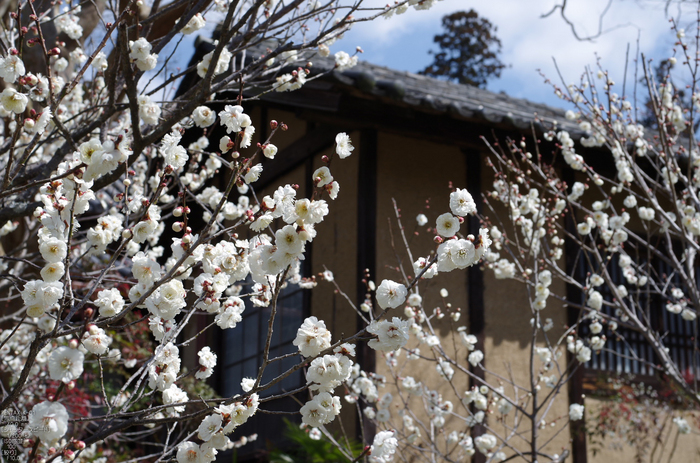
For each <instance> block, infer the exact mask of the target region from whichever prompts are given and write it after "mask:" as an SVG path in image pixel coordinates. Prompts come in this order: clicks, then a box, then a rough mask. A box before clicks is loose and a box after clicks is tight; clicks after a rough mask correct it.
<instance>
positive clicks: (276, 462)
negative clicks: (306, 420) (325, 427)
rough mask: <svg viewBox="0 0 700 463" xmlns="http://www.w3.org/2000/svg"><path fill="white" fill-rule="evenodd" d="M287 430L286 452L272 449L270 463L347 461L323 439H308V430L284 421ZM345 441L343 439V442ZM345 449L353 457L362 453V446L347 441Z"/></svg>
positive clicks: (332, 462)
mask: <svg viewBox="0 0 700 463" xmlns="http://www.w3.org/2000/svg"><path fill="white" fill-rule="evenodd" d="M285 424H286V425H287V429H285V431H284V435H285V437H286V438H287V439H288V440H289V442H290V443H291V445H290V447H289V449H288V450H286V451H282V450H280V449H274V450H272V451H271V452H270V463H341V462H347V461H348V459H347V457H345V455H343V453H341V452H340V450H338V449H337V448H336V447H335V445H333V444H332V443H331V442H330V441H328V440H326V439H325V438H323V437H322V438H321V439H319V440H315V439H312V438H311V437H309V432H308V429H301V428H300V427H299V425H298V424H296V423H292V422H291V421H289V420H285ZM344 440H345V439H343V441H344ZM347 447H349V448H350V449H351V451H352V454H353V456H358V455H360V453H362V450H363V447H362V444H360V443H358V442H355V441H349V442H348V445H347Z"/></svg>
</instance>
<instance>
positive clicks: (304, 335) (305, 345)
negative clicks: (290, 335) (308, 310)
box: [292, 317, 331, 357]
mask: <svg viewBox="0 0 700 463" xmlns="http://www.w3.org/2000/svg"><path fill="white" fill-rule="evenodd" d="M292 343H293V344H294V345H295V346H297V347H298V348H299V352H301V355H303V356H304V357H315V356H316V355H318V354H320V353H321V351H323V350H325V349H328V348H329V347H330V346H331V332H330V331H328V330H327V329H326V324H325V323H324V322H323V321H320V320H318V319H317V318H316V317H309V318H307V319H306V320H304V323H302V325H301V327H300V328H299V330H298V331H297V336H296V338H294V341H293V342H292Z"/></svg>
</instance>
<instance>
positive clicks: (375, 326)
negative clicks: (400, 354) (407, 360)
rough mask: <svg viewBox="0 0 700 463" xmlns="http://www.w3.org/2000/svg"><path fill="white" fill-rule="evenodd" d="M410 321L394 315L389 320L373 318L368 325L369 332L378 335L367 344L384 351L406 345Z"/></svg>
mask: <svg viewBox="0 0 700 463" xmlns="http://www.w3.org/2000/svg"><path fill="white" fill-rule="evenodd" d="M409 326H410V322H409V321H407V320H401V319H400V318H398V317H393V318H392V320H391V321H388V320H373V321H372V323H370V325H369V326H368V327H367V332H369V333H371V334H374V335H376V336H377V338H376V339H371V340H370V341H369V342H368V343H367V344H368V345H369V347H371V348H372V349H375V350H381V351H384V352H390V351H395V350H396V349H399V348H401V347H403V346H405V345H406V343H407V342H408V327H409Z"/></svg>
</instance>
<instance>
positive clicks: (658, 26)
mask: <svg viewBox="0 0 700 463" xmlns="http://www.w3.org/2000/svg"><path fill="white" fill-rule="evenodd" d="M372 1H373V2H374V3H377V5H378V6H379V5H382V4H385V3H386V0H384V1H381V0H376V1H375V0H372ZM556 3H557V2H556V1H555V0H493V1H489V2H485V1H473V0H442V1H439V2H437V3H436V4H435V6H434V7H433V8H432V9H431V10H428V11H414V10H413V9H411V10H409V11H408V12H407V13H405V14H404V15H401V16H395V17H393V18H391V19H389V20H383V19H381V20H379V21H375V22H373V23H363V24H358V25H356V26H355V28H354V29H353V30H351V31H350V32H348V33H347V34H346V37H345V38H344V39H343V40H341V41H339V42H338V43H337V44H335V45H334V46H333V47H332V51H338V50H346V51H348V52H350V51H352V50H353V49H354V48H355V47H356V46H358V45H359V46H361V47H362V48H363V49H364V51H365V53H364V54H363V55H362V56H361V57H360V58H361V59H363V60H366V61H370V62H373V63H375V64H381V65H384V66H388V67H391V68H395V69H400V70H405V71H412V72H416V71H419V70H421V69H423V68H424V67H425V66H426V65H428V64H430V62H431V61H432V57H431V56H430V55H429V54H428V51H429V50H431V49H435V46H434V44H433V36H434V35H435V34H436V33H439V32H440V31H441V25H440V20H441V18H442V16H443V15H445V14H449V13H452V12H454V11H458V10H468V9H470V8H474V9H475V10H476V11H477V12H478V13H479V14H480V15H481V16H484V17H486V18H488V19H489V20H490V21H491V22H492V23H493V24H495V25H496V26H497V27H498V32H497V35H498V37H499V38H500V39H501V42H502V45H503V50H502V54H501V59H502V61H503V62H504V63H506V64H510V65H511V67H510V68H508V69H505V70H504V71H503V73H502V76H501V78H500V79H494V80H492V81H491V82H489V84H488V87H487V88H488V89H489V90H492V91H495V92H500V91H503V92H505V93H507V94H509V95H512V96H515V97H520V98H526V99H528V100H531V101H535V102H541V103H547V104H550V105H553V106H563V105H564V102H562V101H561V100H559V99H558V98H557V97H556V96H554V94H553V92H552V90H551V87H550V86H547V85H545V83H544V78H543V77H542V76H540V74H539V73H538V69H540V70H541V71H542V72H543V73H544V74H545V75H546V76H547V77H548V78H551V79H552V80H553V81H555V82H556V83H557V84H561V80H560V79H559V77H558V76H557V72H556V68H555V66H554V61H553V60H556V62H557V64H558V66H559V69H560V70H561V72H562V75H563V77H564V79H565V81H566V82H567V83H572V82H574V81H577V80H578V78H579V77H580V75H581V74H582V72H583V71H584V69H585V67H586V66H593V67H595V66H596V59H597V58H596V57H599V58H600V63H601V66H602V67H603V68H605V69H607V70H609V71H610V75H611V76H614V77H613V80H615V81H616V82H617V83H618V84H619V88H618V92H619V93H621V87H622V80H623V74H624V68H625V54H626V50H627V45H628V44H629V46H630V59H631V60H632V59H633V58H634V56H635V52H636V49H637V40H639V48H640V51H641V52H644V53H645V54H646V55H647V56H650V57H654V58H656V59H657V60H658V59H663V58H666V57H669V56H671V54H672V48H673V43H674V40H675V35H674V34H673V33H672V31H671V30H670V24H669V22H668V20H669V19H670V18H671V17H678V16H679V11H680V10H679V8H681V7H682V8H685V11H684V13H689V12H692V10H694V9H696V8H697V4H694V3H693V2H688V3H685V2H681V3H682V4H681V5H680V6H679V5H678V4H676V2H674V4H672V5H671V8H670V9H669V11H668V15H667V13H666V12H665V11H664V6H665V3H666V2H665V1H664V0H613V4H612V6H611V8H610V10H609V12H608V14H607V15H606V16H605V18H604V21H603V28H604V29H605V30H607V31H608V32H606V33H605V34H603V35H602V36H600V37H599V38H597V39H595V40H594V41H578V40H576V38H575V37H574V36H573V34H572V33H571V30H570V28H569V26H568V25H566V23H565V22H564V21H563V20H562V19H561V17H560V16H558V15H556V14H555V15H552V16H550V17H548V18H541V16H542V14H543V13H546V12H548V11H549V10H551V9H552V7H553V5H555V4H556ZM607 3H608V2H607V0H569V2H568V5H569V14H570V17H571V18H572V20H573V21H574V23H575V25H576V28H577V30H578V31H579V33H580V34H586V33H588V34H590V33H595V32H596V30H597V27H598V20H599V17H600V13H601V12H602V11H603V9H604V8H605V6H606V5H607ZM693 17H694V14H692V15H691V14H685V16H684V18H685V19H686V22H688V21H689V20H692V18H693ZM683 25H684V26H689V25H690V24H683ZM693 27H694V26H693ZM691 32H693V31H689V35H690V34H691ZM679 61H680V60H679ZM633 71H634V62H630V64H629V70H628V80H627V86H628V88H630V87H631V83H632V75H633ZM640 73H641V71H640Z"/></svg>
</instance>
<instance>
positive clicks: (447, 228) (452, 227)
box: [435, 212, 459, 238]
mask: <svg viewBox="0 0 700 463" xmlns="http://www.w3.org/2000/svg"><path fill="white" fill-rule="evenodd" d="M435 229H436V230H437V232H438V235H440V236H443V237H445V238H451V237H453V236H455V234H457V232H458V231H459V219H458V218H457V217H455V216H453V215H452V214H450V213H449V212H446V213H444V214H442V215H440V216H439V217H438V218H437V221H436V225H435Z"/></svg>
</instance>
